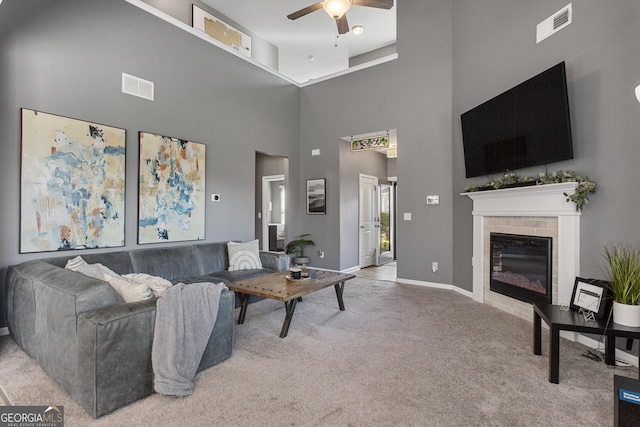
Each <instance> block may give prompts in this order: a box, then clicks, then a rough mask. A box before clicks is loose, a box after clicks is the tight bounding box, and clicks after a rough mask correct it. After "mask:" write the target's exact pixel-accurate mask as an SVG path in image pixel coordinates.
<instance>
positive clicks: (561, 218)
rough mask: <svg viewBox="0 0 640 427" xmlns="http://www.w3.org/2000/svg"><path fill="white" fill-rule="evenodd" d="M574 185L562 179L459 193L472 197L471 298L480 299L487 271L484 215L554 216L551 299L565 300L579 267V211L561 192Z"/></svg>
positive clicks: (568, 295)
mask: <svg viewBox="0 0 640 427" xmlns="http://www.w3.org/2000/svg"><path fill="white" fill-rule="evenodd" d="M576 185H577V183H575V182H566V183H560V184H545V185H535V186H529V187H517V188H507V189H499V190H488V191H478V192H471V193H462V194H463V195H465V196H468V197H469V198H471V199H472V200H473V212H472V213H473V260H472V263H473V299H474V300H476V301H478V302H484V283H485V275H488V274H489V273H488V271H487V266H488V261H487V260H486V259H485V244H487V242H485V238H486V237H485V219H486V218H488V217H555V218H557V220H558V237H557V239H558V241H557V251H558V253H557V255H558V265H557V271H558V276H557V277H558V283H557V295H558V297H557V298H558V300H557V301H554V303H556V304H561V303H566V304H568V303H569V301H570V300H571V293H572V292H573V283H574V281H575V278H576V276H578V273H579V270H580V212H578V211H576V205H575V204H574V203H572V202H567V201H566V199H567V197H566V196H565V195H564V193H573V191H574V190H575V187H576ZM487 277H488V276H487Z"/></svg>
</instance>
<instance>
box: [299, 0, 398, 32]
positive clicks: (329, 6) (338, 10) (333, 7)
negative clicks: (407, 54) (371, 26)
mask: <svg viewBox="0 0 640 427" xmlns="http://www.w3.org/2000/svg"><path fill="white" fill-rule="evenodd" d="M351 5H354V6H366V7H375V8H378V9H391V8H392V7H393V0H324V1H321V2H318V3H316V4H312V5H311V6H307V7H305V8H304V9H300V10H299V11H297V12H293V13H291V14H289V15H287V18H289V19H291V20H295V19H298V18H301V17H303V16H305V15H308V14H309V13H311V12H314V11H316V10H318V9H324V11H325V12H327V14H328V15H329V16H330V17H332V18H333V19H335V20H336V25H337V26H338V34H346V33H348V32H349V23H348V22H347V15H346V12H347V10H349V8H350V7H351Z"/></svg>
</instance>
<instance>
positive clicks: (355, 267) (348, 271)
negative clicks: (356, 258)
mask: <svg viewBox="0 0 640 427" xmlns="http://www.w3.org/2000/svg"><path fill="white" fill-rule="evenodd" d="M360 270H361V268H360V267H359V266H357V265H356V266H353V267H350V268H347V269H344V270H340V272H341V273H347V274H353V273H355V272H356V271H360Z"/></svg>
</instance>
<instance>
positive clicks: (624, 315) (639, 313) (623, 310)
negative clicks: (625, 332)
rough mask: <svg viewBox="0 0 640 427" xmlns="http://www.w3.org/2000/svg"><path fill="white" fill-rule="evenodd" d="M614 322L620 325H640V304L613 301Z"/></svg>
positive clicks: (635, 326)
mask: <svg viewBox="0 0 640 427" xmlns="http://www.w3.org/2000/svg"><path fill="white" fill-rule="evenodd" d="M613 322H614V323H617V324H618V325H624V326H632V327H634V328H637V327H640V305H629V304H621V303H619V302H617V301H614V302H613Z"/></svg>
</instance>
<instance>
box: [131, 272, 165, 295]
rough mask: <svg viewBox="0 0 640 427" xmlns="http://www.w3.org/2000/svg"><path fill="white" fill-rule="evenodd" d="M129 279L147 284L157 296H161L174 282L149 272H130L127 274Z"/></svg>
mask: <svg viewBox="0 0 640 427" xmlns="http://www.w3.org/2000/svg"><path fill="white" fill-rule="evenodd" d="M122 277H126V278H127V279H129V280H132V281H134V282H138V283H144V284H145V285H147V286H148V287H149V288H150V289H151V291H152V292H153V294H154V295H155V296H156V297H158V298H159V297H161V296H162V295H164V293H165V292H166V291H167V289H169V288H170V287H171V286H173V284H172V283H171V282H170V281H168V280H167V279H165V278H163V277H159V276H152V275H150V274H147V273H130V274H125V275H123V276H122Z"/></svg>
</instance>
